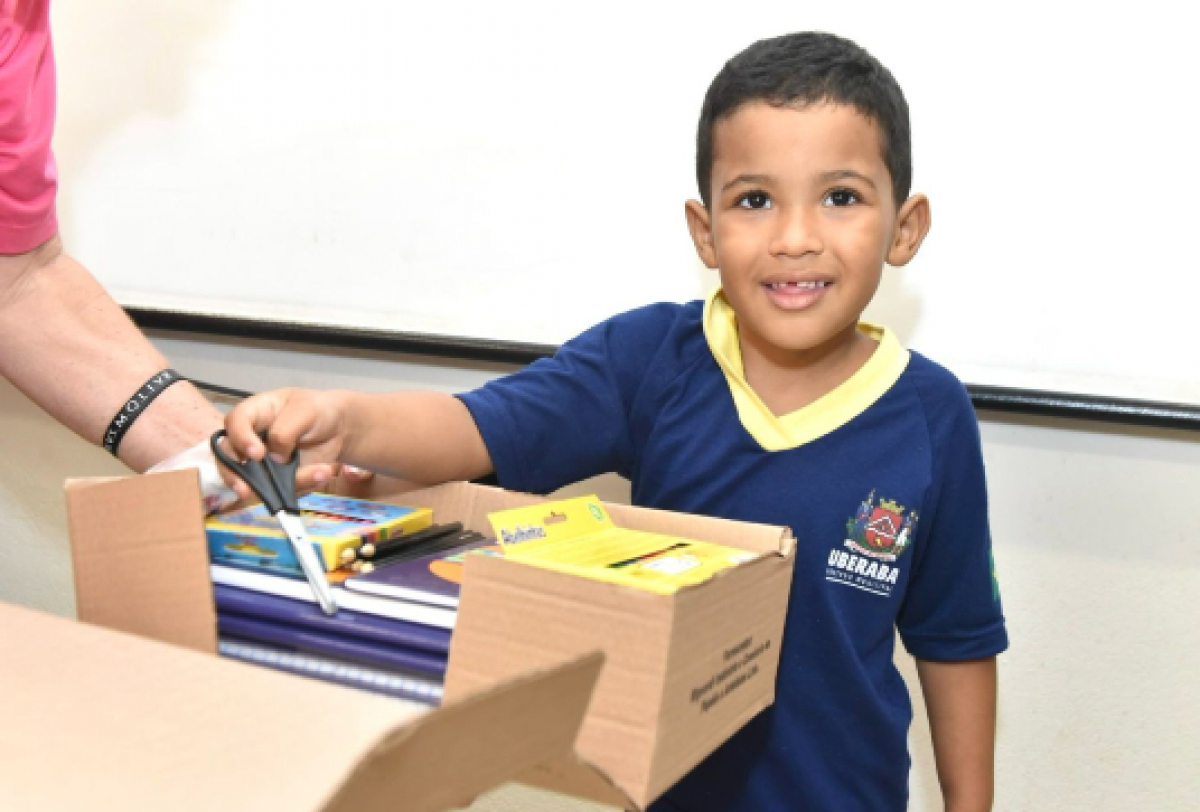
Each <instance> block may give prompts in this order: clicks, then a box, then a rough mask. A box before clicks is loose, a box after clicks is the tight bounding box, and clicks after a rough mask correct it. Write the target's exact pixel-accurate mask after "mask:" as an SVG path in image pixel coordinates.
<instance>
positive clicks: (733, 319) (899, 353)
mask: <svg viewBox="0 0 1200 812" xmlns="http://www.w3.org/2000/svg"><path fill="white" fill-rule="evenodd" d="M858 329H859V330H860V331H862V332H863V333H865V334H866V335H868V336H870V337H871V338H873V339H875V340H876V341H878V342H879V347H878V348H876V350H875V352H874V353H872V355H871V357H870V358H869V359H867V362H866V363H865V364H863V365H862V367H861V368H860V369H859V370H858V371H857V372H855V373H854V374H853V375H851V376H850V379H849V380H847V381H846V382H845V383H843V384H842V385H840V386H838V387H837V388H836V389H834V390H832V391H831V392H829V393H827V394H825V395H822V396H821V397H820V398H818V399H817V400H815V401H813V402H812V403H810V404H808V405H807V406H805V407H803V408H801V409H797V410H796V411H794V412H792V413H790V414H786V415H783V416H777V415H775V414H774V413H773V412H772V411H771V410H770V409H768V408H767V405H766V404H765V403H763V402H762V399H761V398H759V396H758V393H757V392H755V391H754V390H753V389H751V388H750V384H748V383H747V382H746V376H745V374H744V372H743V368H742V351H741V345H740V344H739V342H738V333H737V316H736V314H734V312H733V308H732V307H730V306H729V302H728V301H726V299H725V296H724V294H723V293H722V292H721V290H720V289H719V288H718V289H717V290H715V291H713V292H712V294H710V295H709V297H708V300H707V301H706V302H705V304H704V337H705V339H706V340H707V341H708V346H709V349H710V350H711V351H712V354H713V357H714V358H716V361H717V364H718V365H719V366H720V367H721V371H722V372H723V373H724V374H725V380H726V382H727V383H728V384H729V391H730V393H731V394H732V395H733V402H734V405H735V406H736V407H737V412H738V419H739V420H740V421H741V423H742V426H743V427H744V428H745V429H746V431H747V432H749V433H750V436H752V437H753V438H754V439H755V440H756V441H758V444H759V445H761V446H762V447H763V448H764V449H765V450H767V451H784V450H787V449H789V448H796V447H797V446H801V445H803V444H805V443H808V442H812V441H813V440H816V439H818V438H820V437H824V436H825V435H826V434H829V433H830V432H832V431H834V430H836V429H838V428H841V427H842V426H844V425H846V424H847V423H849V422H850V421H851V420H853V419H854V418H856V417H858V416H859V415H860V414H862V413H863V412H865V411H866V410H867V409H869V408H870V407H871V405H872V404H874V403H875V402H876V401H877V400H879V399H880V398H881V397H883V395H884V394H885V393H886V392H887V391H888V390H889V389H891V388H892V386H893V385H895V383H896V381H898V380H899V379H900V376H901V375H902V374H903V373H904V369H905V368H906V367H907V366H908V359H909V352H908V350H906V349H905V348H904V347H902V346H900V342H899V341H898V340H897V339H896V336H895V335H894V334H893V333H892V331H891V330H889V329H887V328H886V327H879V326H876V325H873V324H867V323H866V322H860V323H859V325H858Z"/></svg>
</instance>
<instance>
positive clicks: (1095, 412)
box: [125, 306, 1200, 431]
mask: <svg viewBox="0 0 1200 812" xmlns="http://www.w3.org/2000/svg"><path fill="white" fill-rule="evenodd" d="M125 311H126V312H127V313H129V315H130V317H131V318H132V319H133V320H134V322H135V323H136V324H137V325H138V326H139V327H140V328H142V329H143V330H166V331H171V332H181V333H197V334H200V335H207V336H220V337H223V338H241V339H252V340H257V341H280V342H285V343H291V344H308V345H313V346H319V347H336V348H339V349H355V350H372V351H377V352H391V353H399V354H403V355H424V356H432V357H436V358H452V359H455V360H460V361H484V362H489V363H503V364H514V365H517V366H524V365H526V364H529V363H532V362H533V361H536V360H537V359H539V358H546V357H549V356H551V355H553V354H554V351H555V350H556V349H557V347H555V346H554V345H552V344H532V343H527V342H521V341H501V340H496V339H486V338H466V337H462V336H446V335H436V334H430V333H405V332H399V331H391V330H378V329H365V328H358V327H343V326H334V325H323V324H309V323H305V322H293V321H276V320H270V319H259V318H249V317H244V316H223V315H212V314H206V313H191V312H187V311H181V310H167V309H160V308H150V307H133V306H127V307H126V308H125ZM215 388H217V387H215ZM967 390H968V391H969V392H970V394H971V400H972V402H973V403H974V404H975V408H976V409H979V410H983V411H995V412H1007V413H1011V414H1019V415H1035V416H1039V417H1059V418H1071V419H1076V420H1096V421H1102V422H1106V423H1117V424H1121V425H1131V426H1150V427H1154V428H1164V429H1183V430H1191V431H1200V406H1193V405H1189V404H1184V403H1166V402H1161V401H1149V400H1132V399H1123V398H1115V397H1105V396H1100V395H1079V394H1072V393H1066V392H1048V391H1043V390H1037V389H1016V388H1012V387H1005V386H988V385H984V384H970V383H968V384H967Z"/></svg>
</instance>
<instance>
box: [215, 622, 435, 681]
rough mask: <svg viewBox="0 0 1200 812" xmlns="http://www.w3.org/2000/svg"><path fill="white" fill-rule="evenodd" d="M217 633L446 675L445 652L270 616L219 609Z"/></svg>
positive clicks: (413, 671) (407, 670)
mask: <svg viewBox="0 0 1200 812" xmlns="http://www.w3.org/2000/svg"><path fill="white" fill-rule="evenodd" d="M217 633H218V634H220V635H221V636H223V637H236V638H238V639H240V640H250V641H253V642H256V643H264V644H266V645H270V646H275V647H276V648H280V649H285V650H287V651H296V652H307V653H310V654H321V655H324V656H327V657H334V658H337V659H339V660H345V661H347V662H353V663H361V664H362V665H369V666H373V667H375V668H384V669H388V670H392V671H396V672H399V673H410V674H420V675H423V676H427V677H431V678H434V679H439V680H440V679H442V678H443V677H445V676H446V655H445V654H435V653H434V652H431V651H421V650H419V649H411V648H401V647H399V646H385V645H381V644H378V643H372V642H370V641H369V640H358V639H355V638H353V637H343V636H341V635H338V634H336V633H333V634H330V633H325V632H320V631H314V630H312V629H301V628H297V627H295V626H285V625H284V624H282V623H275V622H273V621H270V620H256V619H255V618H251V617H242V616H241V615H229V614H225V613H222V612H218V613H217Z"/></svg>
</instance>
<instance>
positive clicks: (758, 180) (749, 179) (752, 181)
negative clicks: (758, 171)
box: [721, 175, 774, 192]
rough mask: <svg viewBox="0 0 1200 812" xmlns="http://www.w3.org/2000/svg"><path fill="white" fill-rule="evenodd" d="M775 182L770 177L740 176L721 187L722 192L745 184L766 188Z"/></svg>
mask: <svg viewBox="0 0 1200 812" xmlns="http://www.w3.org/2000/svg"><path fill="white" fill-rule="evenodd" d="M773 180H774V178H773V177H771V176H770V175H738V176H737V177H736V178H734V179H733V180H731V181H729V183H726V184H725V185H724V186H722V187H721V191H722V192H724V191H725V190H726V189H730V188H732V187H734V186H738V185H741V184H745V185H748V186H766V185H767V184H769V183H771V182H772V181H773Z"/></svg>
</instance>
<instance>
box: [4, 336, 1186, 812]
mask: <svg viewBox="0 0 1200 812" xmlns="http://www.w3.org/2000/svg"><path fill="white" fill-rule="evenodd" d="M158 343H159V345H160V346H161V347H162V348H163V350H164V351H165V352H166V353H167V354H168V356H169V357H171V359H172V361H173V362H174V364H175V365H176V367H177V368H178V369H180V371H182V372H184V373H185V374H188V375H192V376H195V377H198V378H202V379H207V380H211V381H212V382H214V383H222V384H225V385H228V386H234V387H240V388H245V389H252V390H253V389H263V388H270V387H275V386H280V385H284V384H300V385H309V386H353V387H356V388H361V389H374V390H378V389H386V388H392V387H407V386H422V387H434V388H439V389H443V390H445V391H458V390H461V389H466V388H469V387H472V386H475V385H477V384H479V383H481V382H482V381H484V380H486V379H488V378H489V377H490V376H492V375H494V374H498V373H500V372H503V371H505V369H507V368H505V367H501V366H472V365H465V364H462V365H453V366H449V367H448V366H443V365H440V364H438V363H428V364H426V363H412V362H411V359H409V361H407V362H400V361H390V360H389V359H387V358H386V357H384V356H381V355H377V354H356V353H340V352H334V353H330V352H310V351H304V350H303V349H286V348H282V347H271V346H266V345H262V344H255V345H239V344H237V343H234V342H206V341H196V340H187V339H184V338H182V337H179V336H175V337H164V336H160V337H159V338H158ZM982 427H983V437H984V455H985V458H986V461H987V466H988V476H989V481H990V494H991V500H992V525H993V533H994V537H995V541H996V551H995V553H996V564H997V568H998V573H999V577H1000V582H1001V588H1002V590H1003V596H1004V602H1005V610H1006V613H1007V616H1008V623H1009V632H1010V635H1011V637H1012V648H1011V650H1010V651H1009V652H1008V653H1006V654H1004V655H1003V656H1002V657H1001V706H1000V733H999V755H998V759H997V762H998V794H997V804H996V809H998V810H1001V811H1002V812H1007V811H1008V810H1012V811H1013V812H1025V811H1026V810H1031V809H1036V810H1044V811H1045V812H1059V810H1062V812H1067V810H1083V809H1086V810H1089V812H1125V810H1128V809H1132V808H1137V809H1152V810H1156V812H1170V811H1172V810H1190V809H1195V808H1196V798H1197V797H1200V770H1197V769H1196V764H1197V761H1196V756H1197V750H1196V742H1197V741H1200V698H1198V697H1200V695H1198V693H1197V692H1196V691H1194V690H1193V688H1194V683H1195V676H1196V674H1198V673H1200V625H1198V624H1197V623H1196V612H1195V597H1194V596H1195V594H1196V590H1195V584H1196V582H1197V580H1198V579H1200V555H1198V553H1200V512H1198V511H1197V510H1196V505H1197V494H1200V437H1198V436H1194V435H1187V434H1183V433H1176V432H1167V431H1153V430H1137V429H1122V428H1113V427H1106V426H1103V425H1098V424H1087V423H1082V422H1079V423H1076V422H1060V421H1046V420H1010V419H1004V420H998V419H994V418H991V417H989V416H987V415H984V420H983V422H982ZM0 460H2V461H3V462H4V465H2V466H0V515H3V516H4V517H5V518H6V520H7V522H6V529H7V532H6V533H5V534H4V535H3V536H0V600H5V601H11V602H17V603H23V604H26V605H29V606H34V607H39V608H42V609H46V610H48V611H52V612H56V613H59V614H65V615H70V614H72V612H73V610H74V602H73V599H72V596H71V574H70V563H69V557H68V552H67V542H66V529H65V525H64V511H63V506H62V492H61V485H62V480H63V479H64V478H65V477H68V476H83V475H91V474H105V473H114V472H118V471H119V470H120V467H119V466H118V465H116V464H115V463H113V462H112V461H111V460H109V459H108V458H107V456H106V455H104V454H103V452H100V451H98V450H96V449H94V448H91V447H89V446H87V445H86V444H84V443H83V442H82V441H80V440H78V439H77V438H74V437H73V436H71V435H69V434H68V433H66V432H65V430H63V429H61V428H60V427H58V426H57V425H56V424H54V423H52V422H51V421H50V420H48V419H47V418H45V417H44V416H42V415H41V414H40V413H38V412H37V411H36V410H35V409H34V408H33V407H32V406H31V405H29V403H28V402H27V401H26V400H24V398H22V397H21V396H20V395H19V394H18V393H16V392H15V391H13V390H12V389H11V388H10V387H9V386H8V385H7V384H5V383H3V382H0ZM598 490H600V492H601V494H602V495H603V496H605V497H606V498H614V497H615V498H620V497H621V496H622V488H621V485H620V483H619V482H613V481H606V482H601V483H599V484H598ZM898 660H899V662H900V665H901V669H902V671H903V672H904V673H905V675H906V677H907V678H908V679H909V682H910V684H915V681H914V680H913V679H912V677H913V671H912V668H911V664H910V662H909V659H908V658H907V656H905V655H900V656H899V657H898ZM914 698H915V699H917V700H918V705H917V708H918V719H917V724H916V725H915V727H914V731H913V734H912V737H911V738H912V749H913V751H914V758H915V766H914V771H913V782H912V783H913V796H914V801H913V804H912V808H913V809H914V810H917V811H918V812H934V810H938V809H940V807H939V806H938V804H937V800H936V799H937V787H936V782H935V778H934V776H933V768H932V759H931V756H930V753H929V749H928V734H927V732H926V730H925V726H924V722H923V720H922V718H921V716H920V714H922V713H923V711H922V710H921V706H920V704H919V697H914ZM475 808H476V809H478V810H486V811H487V812H501V811H503V812H518V810H520V812H549V810H552V809H572V810H576V812H582V810H584V809H587V808H588V807H587V806H585V805H582V804H575V803H574V802H566V801H563V800H562V799H559V798H557V797H556V796H551V795H548V794H545V793H539V792H534V791H532V790H528V789H524V788H507V789H505V790H502V791H501V792H499V793H496V794H495V795H493V796H490V797H489V798H487V799H486V800H481V801H479V802H478V803H477V804H476V807H475Z"/></svg>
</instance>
